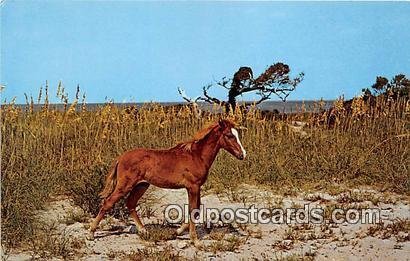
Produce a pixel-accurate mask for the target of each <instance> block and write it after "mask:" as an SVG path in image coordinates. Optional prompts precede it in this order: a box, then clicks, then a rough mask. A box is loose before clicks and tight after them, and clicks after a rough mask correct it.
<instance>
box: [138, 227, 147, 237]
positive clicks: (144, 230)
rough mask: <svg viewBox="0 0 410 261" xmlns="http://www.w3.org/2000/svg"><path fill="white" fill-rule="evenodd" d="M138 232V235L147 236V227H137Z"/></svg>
mask: <svg viewBox="0 0 410 261" xmlns="http://www.w3.org/2000/svg"><path fill="white" fill-rule="evenodd" d="M138 234H139V235H140V236H145V237H146V236H148V230H147V229H145V228H141V229H139V230H138Z"/></svg>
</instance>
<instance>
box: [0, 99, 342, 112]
mask: <svg viewBox="0 0 410 261" xmlns="http://www.w3.org/2000/svg"><path fill="white" fill-rule="evenodd" d="M319 101H320V100H292V101H286V102H282V101H266V102H264V103H261V104H259V105H257V108H258V109H260V110H263V111H274V110H277V111H279V112H282V113H291V112H300V111H301V110H302V109H301V108H304V109H303V111H305V112H312V111H314V109H315V104H317V103H318V102H319ZM334 101H335V100H322V102H324V105H323V108H324V109H329V108H331V106H332V104H333V103H334ZM251 103H252V102H251V101H246V102H241V103H239V104H238V105H241V104H251ZM105 104H106V103H85V105H86V106H87V109H89V110H96V109H98V108H101V107H103V106H104V105H105ZM113 104H114V105H115V106H118V107H130V106H134V107H136V108H141V107H143V106H150V105H152V104H157V105H161V106H180V105H188V103H187V102H155V101H153V102H125V103H121V102H114V103H113ZM198 105H199V107H200V108H201V109H202V110H208V111H210V110H212V105H210V104H208V103H206V102H199V103H198ZM2 106H3V105H2ZM16 106H18V107H23V108H24V107H26V106H28V105H27V104H16ZM81 106H82V105H81V104H77V108H80V107H81ZM43 107H44V104H42V103H40V104H34V106H33V108H34V110H35V111H38V110H41V108H43ZM49 107H50V108H53V109H56V110H58V111H60V110H64V104H63V103H51V104H49Z"/></svg>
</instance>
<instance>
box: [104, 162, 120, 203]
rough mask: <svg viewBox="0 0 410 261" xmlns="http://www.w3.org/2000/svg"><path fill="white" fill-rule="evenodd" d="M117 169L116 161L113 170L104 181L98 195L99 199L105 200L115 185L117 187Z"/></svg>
mask: <svg viewBox="0 0 410 261" xmlns="http://www.w3.org/2000/svg"><path fill="white" fill-rule="evenodd" d="M117 167H118V161H117V162H115V166H114V168H113V169H112V170H111V173H110V174H109V175H108V176H107V178H106V179H105V187H104V189H103V191H101V193H100V197H101V198H107V197H108V196H109V195H111V193H112V192H113V191H114V188H115V185H117Z"/></svg>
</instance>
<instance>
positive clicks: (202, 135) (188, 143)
mask: <svg viewBox="0 0 410 261" xmlns="http://www.w3.org/2000/svg"><path fill="white" fill-rule="evenodd" d="M224 121H225V122H226V123H227V124H229V125H232V126H235V124H234V123H233V122H231V121H229V120H224ZM218 125H219V123H218V122H216V123H214V124H211V125H209V126H208V127H206V128H203V129H202V130H200V131H198V132H197V133H195V135H194V137H193V138H192V139H190V140H187V141H184V142H180V143H178V144H177V145H176V146H175V147H173V149H182V150H186V151H192V145H193V144H194V143H196V142H198V141H200V140H202V139H204V138H205V137H206V136H208V134H209V133H211V132H212V131H213V130H214V129H215V128H216V127H217V126H218Z"/></svg>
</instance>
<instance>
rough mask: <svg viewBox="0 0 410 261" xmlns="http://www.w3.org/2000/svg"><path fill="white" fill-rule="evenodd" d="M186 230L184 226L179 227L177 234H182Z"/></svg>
mask: <svg viewBox="0 0 410 261" xmlns="http://www.w3.org/2000/svg"><path fill="white" fill-rule="evenodd" d="M184 231H185V229H184V228H182V227H180V228H178V229H177V236H180V235H182V234H183V233H184Z"/></svg>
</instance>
